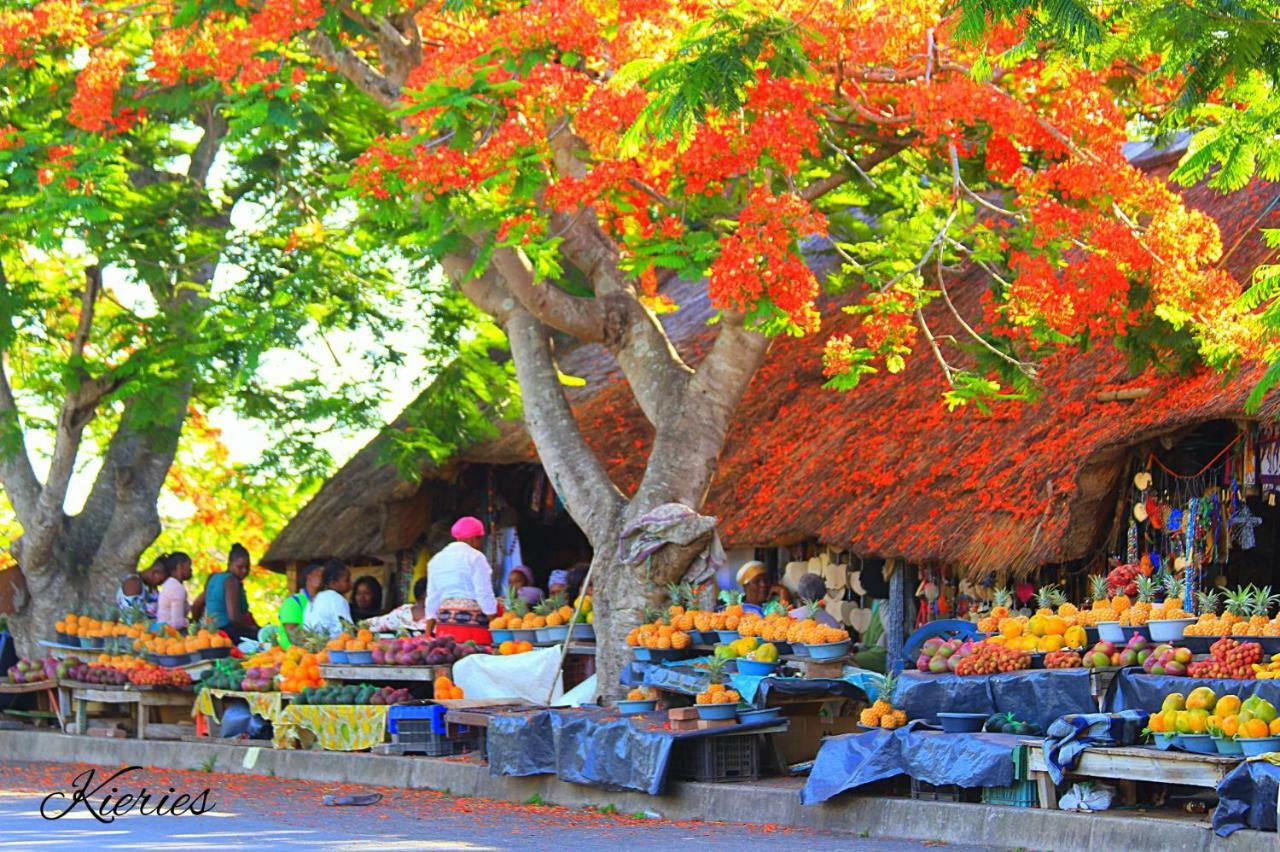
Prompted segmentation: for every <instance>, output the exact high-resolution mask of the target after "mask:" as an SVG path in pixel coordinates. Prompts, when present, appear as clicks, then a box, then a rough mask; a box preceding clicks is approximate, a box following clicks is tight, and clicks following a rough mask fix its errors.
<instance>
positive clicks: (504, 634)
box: [489, 629, 515, 645]
mask: <svg viewBox="0 0 1280 852" xmlns="http://www.w3.org/2000/svg"><path fill="white" fill-rule="evenodd" d="M489 634H490V635H491V636H493V644H495V645H501V644H502V643H503V642H510V641H512V640H513V639H515V631H514V630H506V629H501V630H490V631H489Z"/></svg>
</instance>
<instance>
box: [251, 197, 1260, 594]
mask: <svg viewBox="0 0 1280 852" xmlns="http://www.w3.org/2000/svg"><path fill="white" fill-rule="evenodd" d="M1276 196H1277V187H1276V186H1275V185H1272V184H1265V183H1262V182H1257V183H1255V184H1253V185H1252V186H1250V187H1249V188H1247V189H1245V190H1242V191H1241V192H1238V193H1234V194H1232V195H1230V196H1226V197H1223V196H1220V195H1218V194H1216V193H1214V192H1212V191H1211V190H1208V189H1203V188H1195V189H1192V190H1189V191H1188V192H1187V193H1186V197H1187V200H1188V202H1189V203H1190V204H1192V205H1193V206H1196V207H1200V208H1201V209H1204V210H1206V211H1207V212H1209V213H1210V214H1211V215H1213V216H1214V218H1215V219H1217V220H1218V224H1219V227H1220V228H1221V230H1222V233H1223V241H1224V245H1225V246H1226V247H1227V249H1228V252H1229V254H1228V257H1227V264H1228V266H1229V267H1230V268H1231V270H1232V271H1233V272H1234V273H1235V274H1236V276H1237V277H1238V278H1239V279H1241V280H1244V279H1246V278H1247V277H1248V273H1249V271H1250V270H1252V269H1253V268H1254V267H1255V266H1256V265H1258V264H1259V263H1260V262H1264V260H1265V259H1266V258H1267V257H1269V250H1268V249H1267V248H1266V246H1265V245H1264V243H1263V241H1262V239H1261V236H1260V234H1259V230H1258V229H1259V227H1277V226H1280V211H1278V210H1277V209H1275V208H1274V206H1273V204H1274V201H1275V199H1276ZM985 287H986V284H985V282H984V281H982V280H981V278H980V277H979V276H977V275H962V276H959V277H958V278H957V279H956V280H954V281H952V282H950V283H949V289H950V291H951V295H952V298H953V300H954V301H955V303H956V305H957V307H958V308H959V310H960V311H961V312H962V313H964V314H966V315H968V316H977V315H978V314H979V312H980V308H979V303H978V300H979V297H980V294H981V292H982V290H983V289H985ZM670 295H672V297H673V298H675V300H676V301H677V303H679V304H681V305H682V306H683V307H682V310H680V311H679V312H678V313H676V314H674V315H671V316H669V317H667V318H664V321H665V322H666V323H667V324H668V327H669V329H670V331H671V334H672V337H673V339H674V340H675V341H676V344H677V346H678V347H679V348H680V349H681V350H682V352H684V353H686V355H687V356H688V357H691V358H693V359H695V360H696V357H697V355H696V353H697V352H698V350H700V348H701V347H702V346H703V345H704V344H706V343H707V342H709V340H710V338H711V335H712V333H713V331H712V330H711V329H709V328H708V327H707V326H706V323H705V320H706V318H707V317H708V316H709V315H710V308H709V307H708V306H707V304H706V302H705V288H697V287H691V286H688V285H678V289H677V290H676V291H674V292H672V293H671V294H670ZM839 307H840V306H839V304H837V303H834V302H832V303H829V304H827V305H826V306H825V308H824V311H823V313H824V317H823V337H824V338H825V336H826V335H827V334H830V333H840V332H842V331H850V332H852V331H854V324H855V320H854V319H853V318H851V317H849V316H847V315H845V314H843V313H842V312H841V311H840V310H839ZM929 323H930V326H931V328H933V329H934V332H935V333H936V334H939V335H943V334H950V333H958V332H959V329H958V328H957V327H955V325H954V321H953V320H952V318H951V317H950V316H949V315H948V314H947V313H946V310H945V307H943V306H940V305H935V308H934V310H933V312H932V314H931V315H930V316H929ZM821 368H822V365H821V341H820V340H819V339H814V338H808V339H798V340H797V339H782V340H778V341H777V342H775V343H774V346H773V348H772V349H771V351H770V353H769V357H768V359H767V361H766V363H765V365H764V366H763V367H762V368H761V370H760V372H759V373H758V375H757V376H756V377H755V380H754V381H753V383H752V385H751V388H750V390H749V391H748V393H747V396H746V398H745V399H744V401H743V403H742V406H741V408H740V410H739V412H738V415H737V420H736V422H735V423H734V424H733V426H732V427H731V428H730V430H729V435H730V438H729V441H728V443H727V445H726V447H725V451H724V453H723V455H722V457H721V460H720V471H719V475H718V476H717V478H716V480H715V483H714V485H713V488H712V492H711V495H710V497H709V500H708V505H707V507H706V511H709V512H711V513H714V514H715V515H717V516H718V517H719V518H720V520H721V534H722V537H723V538H724V539H725V541H726V543H727V544H729V545H770V544H782V543H789V542H793V541H798V540H803V539H818V540H820V541H822V542H825V543H829V544H832V545H835V546H838V547H842V548H846V547H847V548H849V549H851V550H853V551H855V552H857V553H859V554H860V555H863V556H866V557H872V556H884V557H899V558H905V559H908V560H910V561H913V562H919V563H945V564H952V565H956V566H962V567H965V568H968V569H970V570H972V571H977V572H986V571H991V570H1000V569H1005V568H1011V567H1012V568H1018V569H1026V568H1030V567H1032V566H1034V565H1037V564H1043V563H1050V562H1060V561H1066V560H1069V559H1073V558H1078V557H1080V556H1083V555H1085V554H1087V553H1088V552H1089V551H1090V550H1091V549H1092V548H1093V547H1094V546H1095V545H1096V544H1097V542H1098V540H1099V537H1100V535H1101V534H1102V533H1104V532H1105V529H1106V527H1109V526H1110V524H1111V521H1112V516H1113V509H1114V506H1115V502H1116V497H1117V493H1118V492H1117V488H1118V485H1119V478H1120V476H1121V475H1122V473H1123V466H1122V464H1121V462H1122V460H1123V459H1124V456H1125V454H1126V452H1127V449H1128V448H1129V447H1131V446H1133V445H1134V444H1137V443H1140V442H1142V441H1145V440H1148V439H1151V438H1153V437H1157V436H1160V435H1165V434H1170V433H1174V432H1177V431H1179V430H1181V429H1183V428H1186V427H1187V426H1189V425H1193V424H1195V423H1199V422H1203V421H1205V420H1210V419H1219V418H1238V417H1242V416H1244V411H1243V409H1244V400H1245V397H1246V396H1247V395H1248V392H1249V390H1250V389H1251V388H1252V387H1253V385H1254V384H1255V382H1256V380H1257V377H1258V371H1257V370H1245V371H1242V372H1240V373H1239V374H1237V375H1235V376H1232V377H1229V378H1227V379H1225V380H1224V379H1223V378H1222V377H1221V376H1219V375H1215V374H1212V373H1210V372H1208V371H1203V372H1200V373H1197V374H1195V375H1191V376H1165V375H1160V374H1158V373H1157V372H1156V371H1155V370H1148V371H1147V372H1145V373H1143V374H1142V375H1139V376H1132V375H1130V374H1129V372H1128V370H1127V368H1126V366H1125V360H1124V358H1123V356H1122V355H1121V353H1119V352H1118V351H1117V350H1115V349H1114V348H1113V347H1111V346H1106V345H1104V346H1098V347H1096V348H1094V349H1092V350H1091V351H1088V352H1084V353H1078V352H1072V353H1064V354H1063V355H1061V356H1058V357H1057V358H1055V359H1054V360H1053V361H1051V362H1050V363H1049V364H1047V365H1046V366H1045V369H1044V370H1043V373H1042V376H1043V384H1044V389H1045V393H1044V396H1043V398H1042V399H1040V400H1039V401H1037V402H1034V403H1004V404H1000V405H998V406H996V407H995V409H994V410H993V412H992V413H991V414H990V415H984V414H982V413H980V412H978V411H977V410H974V409H973V408H972V407H970V408H969V409H961V410H957V411H955V412H949V411H947V410H946V408H945V406H944V405H943V403H942V401H941V395H942V391H943V379H942V376H941V374H940V372H939V370H938V368H937V365H936V364H935V363H933V362H932V361H931V360H930V359H929V358H928V357H927V354H923V353H922V354H918V355H917V356H916V357H915V358H913V359H912V360H911V361H910V362H909V365H908V367H907V369H906V370H904V371H903V372H902V373H900V374H898V375H896V376H890V375H884V376H875V377H872V378H871V379H870V380H868V381H865V382H864V384H863V385H862V386H861V387H859V388H858V389H856V390H855V391H852V392H849V393H836V392H832V391H827V390H823V389H822V387H821V385H822V372H821ZM562 369H564V371H565V372H567V373H570V374H573V375H579V376H582V377H584V378H587V379H588V385H587V386H586V387H585V388H582V389H578V390H576V391H574V392H573V394H572V397H573V403H574V410H575V413H576V414H577V415H578V419H579V422H580V423H581V425H582V429H583V432H584V434H586V435H587V437H588V440H589V441H590V443H591V444H592V445H593V447H594V448H595V449H596V450H597V452H599V453H600V454H601V455H602V457H603V458H604V459H605V460H606V461H607V463H608V465H609V467H610V470H611V472H612V473H613V475H614V477H615V479H616V480H617V481H618V482H619V483H620V484H621V485H622V486H623V487H624V489H630V488H634V486H635V484H636V483H637V482H638V479H639V476H640V474H641V473H642V471H643V466H644V460H645V457H646V455H647V452H648V446H649V441H650V439H651V437H652V429H651V427H650V426H649V424H648V423H647V422H646V421H645V420H644V418H643V417H642V416H641V415H640V413H639V411H638V410H637V409H636V407H635V404H634V401H633V400H632V399H631V396H630V392H629V390H628V389H627V387H626V386H625V384H624V383H623V382H622V381H621V380H620V377H619V375H618V371H617V367H616V364H615V363H614V362H613V359H612V358H611V357H610V356H609V355H608V353H606V352H604V351H603V350H601V349H600V348H599V347H595V346H588V347H581V348H580V349H577V350H575V351H573V352H570V353H567V354H566V355H565V356H564V357H563V358H562ZM1138 387H1141V388H1148V389H1150V394H1149V395H1148V396H1146V397H1145V398H1143V399H1141V400H1138V401H1136V402H1102V401H1099V398H1098V395H1099V393H1100V392H1104V391H1109V390H1116V389H1121V388H1138ZM1275 412H1276V404H1275V403H1274V402H1269V403H1268V404H1267V405H1266V406H1265V408H1264V411H1263V414H1264V415H1267V416H1270V415H1273V414H1274V413H1275ZM377 443H378V442H377V441H375V442H374V443H373V444H371V445H370V446H369V447H366V448H365V449H364V450H363V451H361V453H360V454H358V455H357V456H356V457H355V458H354V459H352V461H351V462H350V463H348V464H347V466H346V467H344V468H343V469H342V471H340V472H339V473H338V474H337V475H336V476H335V477H334V478H333V479H332V480H330V482H329V483H327V484H326V485H325V486H324V488H323V489H322V490H321V492H320V493H319V494H318V495H317V496H316V498H315V499H313V500H312V502H311V503H310V504H309V505H308V506H307V507H306V508H304V509H303V511H302V512H301V513H300V514H299V515H298V517H297V518H296V519H295V520H294V522H293V523H292V524H290V526H289V528H288V529H286V530H285V532H284V533H283V534H282V535H281V536H280V537H279V538H278V539H277V541H276V542H275V543H274V544H273V545H272V548H271V551H270V552H269V553H268V554H267V559H268V560H271V561H276V562H281V561H287V560H289V559H297V558H307V557H311V556H317V555H328V554H330V553H332V554H333V555H338V556H343V555H346V554H347V553H348V552H349V551H351V550H352V549H353V548H355V547H356V543H358V546H359V547H360V548H365V549H366V550H367V549H369V548H373V547H375V545H377V544H385V537H383V538H381V539H380V538H379V537H380V536H382V530H383V527H385V520H384V516H385V515H386V511H385V508H383V507H385V506H387V505H388V504H390V503H392V502H393V501H395V500H398V499H403V498H404V497H405V496H407V495H409V494H412V493H413V492H414V490H415V489H414V487H413V486H407V485H406V484H404V483H403V481H402V480H400V479H399V477H398V475H397V474H396V473H395V471H394V470H390V469H388V468H387V467H385V466H383V467H380V466H378V465H377V464H376V458H377V456H378V452H377V447H376V445H377ZM532 457H533V455H532V448H531V447H530V445H529V443H528V440H527V438H526V437H525V436H524V434H523V433H522V432H521V431H520V430H518V429H515V428H511V429H509V430H507V431H506V432H505V433H504V435H503V437H502V438H500V439H498V440H497V441H494V442H490V443H488V444H485V445H482V446H479V447H475V448H473V449H471V450H469V451H467V452H466V453H463V454H462V456H461V458H460V460H459V461H460V462H466V461H488V462H494V463H506V462H511V461H516V460H527V459H531V458H532ZM380 513H381V514H380ZM325 548H333V549H332V550H327V549H325ZM387 549H388V548H386V547H385V546H384V547H382V548H381V549H380V550H379V551H375V552H386V550H387Z"/></svg>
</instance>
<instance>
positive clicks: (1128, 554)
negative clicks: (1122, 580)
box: [1124, 504, 1141, 565]
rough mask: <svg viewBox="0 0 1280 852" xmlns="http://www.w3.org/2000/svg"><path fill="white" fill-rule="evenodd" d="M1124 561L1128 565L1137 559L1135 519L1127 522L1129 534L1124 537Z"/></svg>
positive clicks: (1136, 525)
mask: <svg viewBox="0 0 1280 852" xmlns="http://www.w3.org/2000/svg"><path fill="white" fill-rule="evenodd" d="M1139 505H1141V504H1139ZM1124 561H1125V562H1126V563H1127V564H1129V565H1132V564H1134V563H1135V562H1137V561H1138V524H1137V523H1136V522H1135V521H1130V522H1129V534H1128V536H1127V537H1126V539H1125V550H1124Z"/></svg>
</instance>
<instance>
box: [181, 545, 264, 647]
mask: <svg viewBox="0 0 1280 852" xmlns="http://www.w3.org/2000/svg"><path fill="white" fill-rule="evenodd" d="M247 576H249V551H248V550H247V549H246V548H245V547H244V545H242V544H240V543H238V542H237V543H236V544H233V545H231V553H230V555H228V556H227V570H225V571H218V572H217V573H215V574H211V575H209V579H208V581H207V582H206V583H205V585H204V593H203V594H202V595H201V596H200V597H199V598H198V599H197V601H196V603H194V604H192V607H191V611H192V615H193V617H196V618H198V617H199V613H200V612H201V611H203V612H204V613H205V614H206V615H208V616H209V618H210V619H212V620H213V624H214V626H215V627H217V628H218V629H219V630H221V631H223V632H224V633H226V634H227V636H229V637H231V640H232V641H233V642H239V641H240V640H242V639H246V638H256V637H257V635H258V629H259V628H258V622H257V620H256V619H255V618H254V617H253V613H252V612H250V611H249V598H248V597H247V596H246V595H245V592H244V579H245V577H247Z"/></svg>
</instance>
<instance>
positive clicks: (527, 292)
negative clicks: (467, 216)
mask: <svg viewBox="0 0 1280 852" xmlns="http://www.w3.org/2000/svg"><path fill="white" fill-rule="evenodd" d="M493 266H494V268H495V269H497V270H498V273H499V274H500V275H501V276H502V280H503V283H505V284H506V285H507V289H508V290H509V291H510V292H511V294H512V295H513V296H515V297H516V298H517V299H519V300H520V303H521V304H522V305H524V306H525V308H526V309H528V311H529V312H530V313H532V314H533V315H534V316H535V317H537V319H538V321H539V322H542V323H543V324H545V325H549V326H551V327H552V328H554V329H556V330H557V331H562V332H564V333H565V334H571V335H573V336H574V337H576V338H578V339H579V340H583V341H586V342H588V343H603V342H604V340H605V311H604V309H603V308H602V307H601V303H600V302H599V301H598V300H596V299H583V298H580V297H578V296H573V295H570V294H569V293H566V292H565V291H564V290H561V289H560V288H559V287H557V286H556V285H555V284H553V283H551V282H549V281H544V282H542V283H538V282H537V281H536V280H535V278H534V273H533V269H532V268H531V267H530V266H529V262H528V261H527V260H526V259H525V257H524V256H523V255H521V254H520V253H519V252H518V251H516V250H515V249H513V248H507V247H500V248H498V249H495V250H494V252H493Z"/></svg>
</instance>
